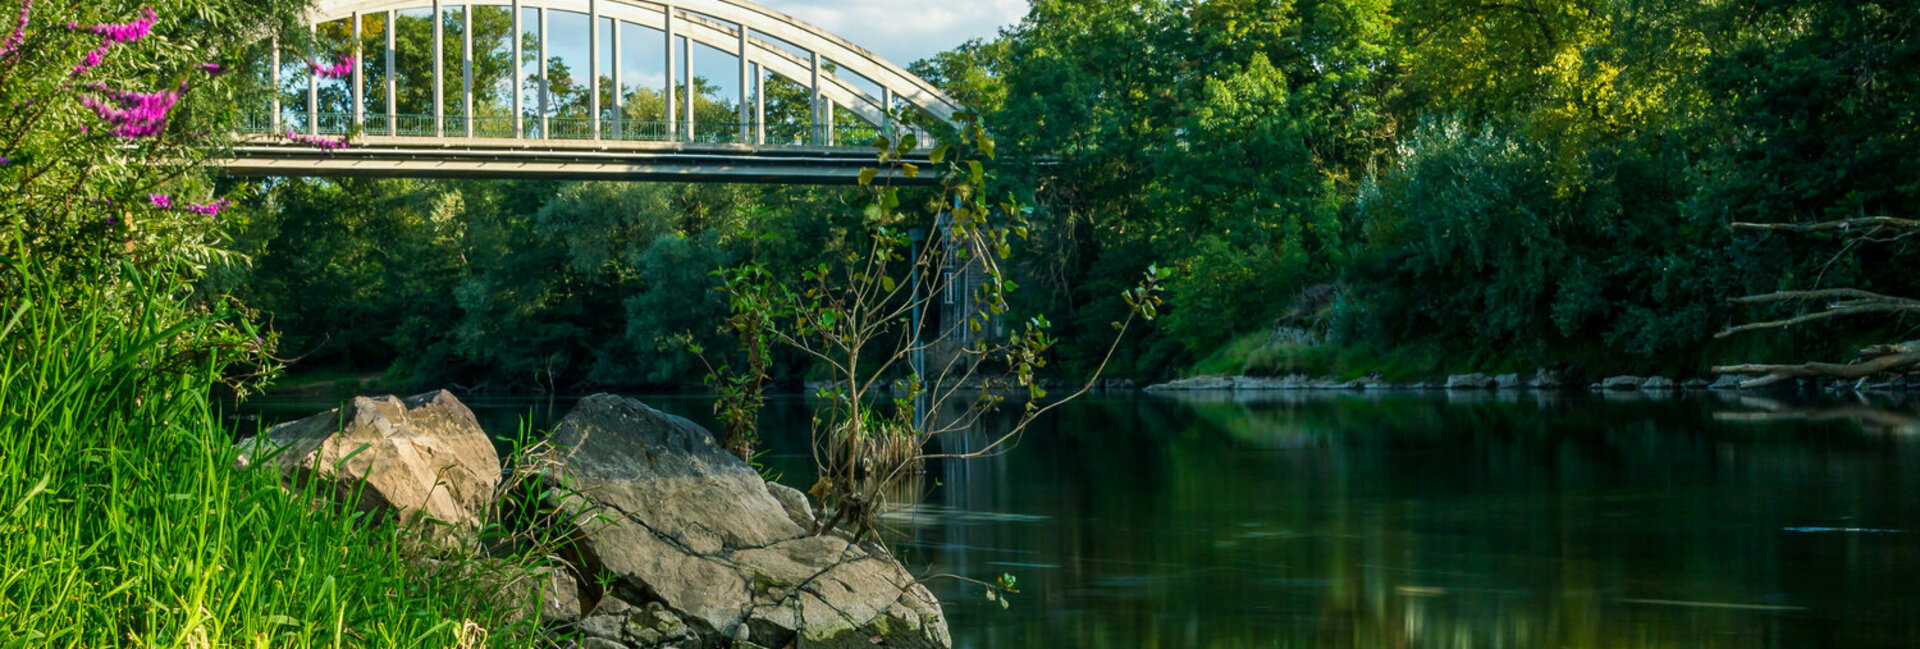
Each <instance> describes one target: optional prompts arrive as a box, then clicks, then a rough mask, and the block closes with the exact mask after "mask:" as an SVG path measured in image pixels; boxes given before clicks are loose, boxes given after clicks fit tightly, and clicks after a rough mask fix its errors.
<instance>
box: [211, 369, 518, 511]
mask: <svg viewBox="0 0 1920 649" xmlns="http://www.w3.org/2000/svg"><path fill="white" fill-rule="evenodd" d="M241 444H242V446H243V453H242V455H241V462H242V464H244V465H251V464H254V463H256V462H265V463H268V464H271V465H272V466H274V467H275V468H277V469H279V470H280V472H281V473H282V475H285V476H287V477H288V478H289V479H291V480H292V481H294V482H295V483H297V484H302V485H304V484H306V482H307V481H309V480H313V479H316V478H317V479H322V480H325V481H327V483H328V488H330V489H332V490H333V492H334V496H335V497H337V498H339V499H340V501H341V502H345V501H346V500H347V499H349V498H351V497H354V496H357V498H358V500H357V501H356V502H357V504H358V507H359V508H360V509H361V510H362V511H368V512H376V513H388V512H397V513H399V514H400V515H401V516H402V517H403V518H406V519H409V520H417V518H418V517H419V516H422V515H424V516H428V517H432V518H433V519H436V520H439V521H441V522H445V523H450V524H453V525H456V526H468V527H472V526H477V525H479V524H480V522H481V520H482V517H483V516H484V515H485V512H486V508H487V504H488V502H490V501H491V500H492V498H493V493H494V490H495V489H496V488H497V487H499V485H500V456H499V454H497V453H495V452H494V450H493V442H492V441H491V440H489V439H488V438H487V433H486V431H483V430H481V429H480V423H479V422H478V421H476V420H475V419H474V417H473V412H472V411H469V410H467V407H466V406H465V405H463V404H461V403H460V400H459V399H455V398H454V397H453V395H452V394H451V393H448V392H446V391H444V390H442V391H440V392H434V393H431V394H423V395H420V396H416V397H411V398H408V399H406V400H404V401H403V400H400V399H397V398H394V397H391V396H386V397H355V398H354V400H353V401H352V402H351V403H348V404H347V405H346V406H345V407H344V409H341V408H336V409H333V410H329V411H327V412H323V413H320V414H317V415H314V416H312V417H308V418H306V419H302V420H299V421H295V422H292V423H286V424H281V425H279V426H275V427H273V428H271V429H269V430H268V431H267V432H266V434H265V435H262V436H261V437H260V438H256V439H251V440H247V441H244V442H241ZM276 453H277V454H276ZM363 486H364V489H363V488H362V487H363Z"/></svg>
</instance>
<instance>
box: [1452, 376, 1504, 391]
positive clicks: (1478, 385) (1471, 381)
mask: <svg viewBox="0 0 1920 649" xmlns="http://www.w3.org/2000/svg"><path fill="white" fill-rule="evenodd" d="M1494 385H1495V382H1494V380H1493V379H1492V378H1490V377H1488V376H1487V375H1485V374H1455V375H1453V376H1449V377H1447V389H1448V390H1491V389H1493V388H1494Z"/></svg>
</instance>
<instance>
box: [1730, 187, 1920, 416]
mask: <svg viewBox="0 0 1920 649" xmlns="http://www.w3.org/2000/svg"><path fill="white" fill-rule="evenodd" d="M1732 227H1733V228H1734V229H1736V230H1755V231H1763V232H1792V233H1816V232H1837V233H1840V234H1844V235H1847V236H1848V237H1849V238H1850V239H1852V240H1853V241H1854V242H1855V243H1859V242H1879V243H1885V242H1890V241H1897V240H1899V239H1903V238H1906V237H1908V236H1912V235H1914V234H1916V233H1920V221H1917V220H1913V219H1901V218H1894V217H1889V216H1868V217H1861V218H1854V219H1840V220H1836V221H1822V222H1819V223H1734V224H1733V225H1732ZM1850 245H1851V244H1850ZM1791 302H1798V303H1823V304H1822V307H1823V308H1821V309H1820V310H1818V311H1814V312H1812V313H1806V314H1802V315H1798V316H1794V317H1790V318H1780V319H1776V320H1767V321H1764V322H1754V323H1749V324H1743V325H1739V326H1733V327H1728V328H1727V329H1726V330H1725V331H1721V332H1720V333H1718V334H1715V335H1714V338H1715V339H1722V338H1727V337H1729V336H1735V335H1739V334H1743V333H1749V332H1754V331H1761V330H1767V329H1784V328H1790V327H1797V326H1800V325H1804V324H1808V323H1812V322H1820V321H1824V320H1832V319H1835V318H1844V317H1851V316H1859V315H1890V314H1891V315H1898V314H1906V313H1920V300H1917V299H1913V298H1905V297H1896V296H1890V295H1882V294H1879V293H1874V292H1871V291H1864V290H1860V289H1855V288H1837V289H1824V290H1808V291H1778V292H1774V293H1767V294H1765V295H1752V296H1747V297H1742V298H1736V299H1734V300H1733V303H1734V304H1738V305H1761V304H1779V303H1791ZM1916 366H1920V343H1904V344H1899V345H1876V346H1873V347H1868V348H1866V349H1863V350H1861V351H1860V358H1859V359H1858V360H1856V361H1854V362H1853V363H1849V364H1840V363H1804V364H1800V365H1731V366H1724V367H1716V368H1713V372H1714V373H1715V374H1759V375H1763V376H1761V377H1760V378H1756V379H1752V380H1749V381H1745V382H1743V383H1741V384H1740V387H1741V388H1760V387H1766V386H1769V385H1773V384H1776V383H1780V382H1782V381H1786V380H1789V379H1796V378H1836V379H1864V378H1866V377H1869V376H1874V375H1877V374H1885V373H1890V372H1896V371H1901V370H1907V369H1910V368H1914V367H1916Z"/></svg>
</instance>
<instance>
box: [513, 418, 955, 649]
mask: <svg viewBox="0 0 1920 649" xmlns="http://www.w3.org/2000/svg"><path fill="white" fill-rule="evenodd" d="M551 443H552V446H553V448H554V450H553V451H552V452H551V453H550V454H549V455H548V456H546V457H544V458H541V463H542V464H543V465H544V466H545V469H544V471H545V474H544V475H545V478H544V479H545V480H546V481H547V482H548V483H549V484H550V485H551V486H554V487H556V488H557V489H556V492H557V494H559V495H556V496H555V497H554V502H553V504H554V505H556V506H557V507H559V508H560V510H561V511H563V512H566V513H568V514H569V515H571V516H572V518H573V520H574V521H575V524H576V525H578V526H579V527H580V539H581V540H580V542H579V544H578V545H579V550H580V555H581V556H580V557H579V560H580V562H581V563H582V564H583V565H582V568H583V573H584V574H596V575H610V576H611V577H612V579H613V582H612V583H611V584H610V585H609V586H608V590H607V591H606V592H607V593H608V594H609V596H613V595H623V596H626V597H628V598H630V599H629V601H633V602H642V601H646V602H648V603H649V604H655V603H657V604H659V605H660V609H659V612H660V613H661V614H655V613H650V612H644V611H645V610H646V609H643V608H638V607H628V608H630V609H632V610H633V611H642V612H641V613H634V612H631V611H628V610H626V609H622V608H621V607H618V606H615V607H613V610H612V611H609V610H607V606H605V605H604V604H603V605H601V606H598V607H596V609H595V612H594V613H593V614H592V615H589V616H588V618H587V621H588V622H591V623H592V624H591V626H592V627H593V628H592V629H589V630H588V631H589V635H592V636H595V637H600V638H606V639H609V640H612V639H613V637H612V636H615V635H616V633H615V631H614V629H615V625H614V624H613V622H614V621H615V619H613V618H622V619H624V620H625V622H623V623H622V624H620V625H618V629H619V632H618V633H617V635H618V636H619V638H620V639H621V640H624V641H626V642H628V643H629V644H633V645H635V646H648V643H650V642H652V643H664V642H666V641H667V638H668V637H670V636H672V635H673V634H672V633H667V632H665V631H663V630H662V629H660V628H658V625H656V624H655V622H658V621H659V620H660V619H663V617H671V618H672V619H674V620H681V621H684V624H685V627H686V629H687V631H688V633H689V634H690V639H683V640H680V641H676V642H673V643H672V644H674V645H675V646H680V647H684V648H688V649H691V648H693V647H721V646H730V645H731V644H733V643H736V642H739V641H741V640H743V639H745V640H748V641H750V642H751V643H753V644H755V645H760V646H765V647H783V646H787V645H788V644H789V643H791V644H792V645H793V646H795V647H796V648H797V649H807V648H809V647H874V646H882V647H906V648H915V649H918V648H943V647H946V646H948V645H949V644H950V640H949V636H948V633H947V624H946V619H945V617H944V615H943V614H942V612H941V610H940V604H939V602H938V600H936V599H934V597H933V595H932V594H931V593H929V592H928V591H927V590H926V588H925V587H923V586H921V585H920V584H919V583H918V582H916V581H915V580H914V578H913V576H912V575H911V574H909V573H908V572H907V571H906V569H905V568H903V567H902V566H901V565H900V564H899V563H898V562H896V561H894V560H893V559H892V558H891V557H888V556H885V555H883V554H876V553H874V552H872V551H870V550H869V549H867V548H862V547H857V546H853V545H851V544H849V543H848V542H847V540H846V539H844V538H841V537H839V536H834V535H826V536H811V535H809V534H808V531H807V530H805V529H803V528H802V525H801V523H799V522H796V520H795V519H801V520H803V521H804V519H805V516H804V515H803V514H804V512H803V511H796V510H798V509H799V508H796V507H791V506H790V505H791V503H789V506H783V505H782V503H781V502H780V499H778V498H776V497H775V495H774V493H776V491H777V490H770V488H769V487H768V485H767V484H766V483H765V481H763V480H762V479H761V478H760V476H759V475H758V474H757V473H755V472H754V470H753V469H752V468H751V467H749V466H747V465H746V463H744V462H741V461H740V459H739V458H737V457H735V456H734V455H733V454H731V453H727V452H726V451H725V450H723V449H721V448H720V446H719V444H718V443H716V442H715V440H714V438H713V436H712V435H711V434H710V433H708V432H707V431H706V430H704V429H701V428H700V427H699V426H697V425H694V424H693V423H692V422H689V421H687V420H685V419H682V418H679V417H674V416H672V415H667V414H663V413H661V412H659V411H656V410H654V409H652V408H649V407H647V406H646V405H645V404H642V403H640V402H638V401H634V400H631V399H626V398H621V397H615V396H610V395H597V396H593V397H588V398H586V399H583V400H581V402H580V405H579V406H578V407H577V408H575V409H574V411H573V412H572V413H571V414H568V415H567V417H566V419H564V420H562V421H561V422H560V424H559V426H557V427H556V428H555V429H554V432H553V435H552V438H551ZM650 625H651V626H650ZM643 631H644V633H643Z"/></svg>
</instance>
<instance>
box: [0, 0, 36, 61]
mask: <svg viewBox="0 0 1920 649" xmlns="http://www.w3.org/2000/svg"><path fill="white" fill-rule="evenodd" d="M32 17H33V0H25V1H24V2H21V3H20V21H19V22H18V23H17V24H15V26H14V28H13V33H12V34H10V35H8V36H7V40H5V41H0V54H12V53H13V52H14V50H18V49H20V45H21V44H22V43H25V42H27V21H28V20H30V19H31V18H32Z"/></svg>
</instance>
